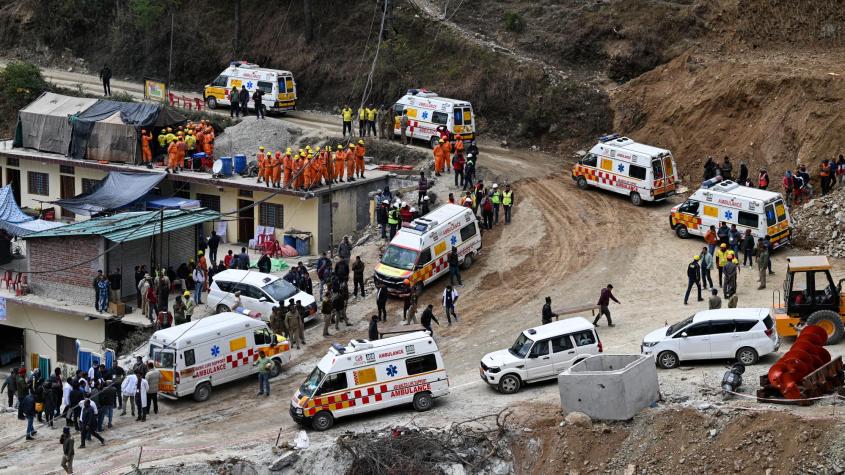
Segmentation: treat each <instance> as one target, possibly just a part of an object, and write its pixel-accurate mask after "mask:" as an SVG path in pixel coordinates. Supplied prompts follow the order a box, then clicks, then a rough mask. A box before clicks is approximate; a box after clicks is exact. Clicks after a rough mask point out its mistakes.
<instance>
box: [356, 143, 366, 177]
mask: <svg viewBox="0 0 845 475" xmlns="http://www.w3.org/2000/svg"><path fill="white" fill-rule="evenodd" d="M365 153H367V150H366V149H365V148H364V146H363V145H358V146H357V147H355V172H356V173H357V174H358V176H359V177H361V178H364V154H365Z"/></svg>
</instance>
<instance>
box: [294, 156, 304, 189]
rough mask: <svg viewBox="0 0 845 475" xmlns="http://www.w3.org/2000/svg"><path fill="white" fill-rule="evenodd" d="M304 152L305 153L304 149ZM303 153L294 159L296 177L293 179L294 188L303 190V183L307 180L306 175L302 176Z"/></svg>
mask: <svg viewBox="0 0 845 475" xmlns="http://www.w3.org/2000/svg"><path fill="white" fill-rule="evenodd" d="M302 153H305V152H304V151H303V152H302ZM301 172H302V155H301V154H300V155H297V156H296V159H295V160H294V161H293V176H294V177H296V178H294V179H293V189H295V190H301V189H302V185H303V184H304V182H305V179H304V177H303V176H302V173H301Z"/></svg>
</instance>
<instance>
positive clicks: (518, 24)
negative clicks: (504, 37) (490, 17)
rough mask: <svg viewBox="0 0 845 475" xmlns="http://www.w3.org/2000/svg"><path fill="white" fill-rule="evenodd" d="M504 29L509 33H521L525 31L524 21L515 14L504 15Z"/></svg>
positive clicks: (520, 16)
mask: <svg viewBox="0 0 845 475" xmlns="http://www.w3.org/2000/svg"><path fill="white" fill-rule="evenodd" d="M505 29H506V30H508V31H510V32H511V33H522V32H523V31H525V20H523V19H522V15H520V14H519V13H517V12H507V13H505Z"/></svg>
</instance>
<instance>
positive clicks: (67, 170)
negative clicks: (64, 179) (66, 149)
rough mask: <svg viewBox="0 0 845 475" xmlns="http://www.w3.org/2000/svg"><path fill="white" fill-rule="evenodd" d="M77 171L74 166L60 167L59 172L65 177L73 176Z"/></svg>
mask: <svg viewBox="0 0 845 475" xmlns="http://www.w3.org/2000/svg"><path fill="white" fill-rule="evenodd" d="M75 171H76V170H75V169H74V168H73V166H72V165H59V172H60V173H62V174H64V175H73V174H74V173H75Z"/></svg>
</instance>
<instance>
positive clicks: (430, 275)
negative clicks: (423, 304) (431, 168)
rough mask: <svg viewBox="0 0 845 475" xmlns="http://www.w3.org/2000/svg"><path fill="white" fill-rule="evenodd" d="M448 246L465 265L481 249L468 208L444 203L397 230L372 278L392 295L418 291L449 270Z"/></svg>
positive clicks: (475, 224)
mask: <svg viewBox="0 0 845 475" xmlns="http://www.w3.org/2000/svg"><path fill="white" fill-rule="evenodd" d="M452 247H456V248H457V249H458V259H459V262H460V263H461V266H462V267H464V268H467V267H469V266H470V265H471V264H472V260H473V258H474V257H475V256H476V255H477V254H478V252H479V251H481V233H480V232H479V229H478V221H477V220H476V217H475V214H474V213H473V212H472V209H470V208H467V207H465V206H459V205H455V204H451V203H447V204H444V205H442V206H440V207H438V208H436V209H435V210H434V211H432V212H430V213H428V214H427V215H425V216H423V217H420V218H417V219H415V220H413V221H411V222H410V223H409V224H406V225H404V226H403V227H402V228H400V229H399V231H398V232H397V233H396V235H395V236H394V237H393V239H391V241H390V244H388V246H387V248H386V249H385V251H384V254H383V255H382V257H381V262H379V263H378V264H377V265H376V267H375V274H374V277H373V279H374V280H375V282H376V283H377V284H382V285H385V286H386V289H387V291H388V292H389V293H390V294H393V295H402V294H407V293H408V292H409V291H410V287H413V286H416V287H417V290H418V291H420V290H422V288H423V287H424V286H425V285H428V284H429V283H431V282H433V281H434V280H436V279H437V278H438V277H440V276H441V275H443V274H445V273H446V272H448V271H449V253H450V252H451V251H452ZM405 281H407V283H406V282H405Z"/></svg>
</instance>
